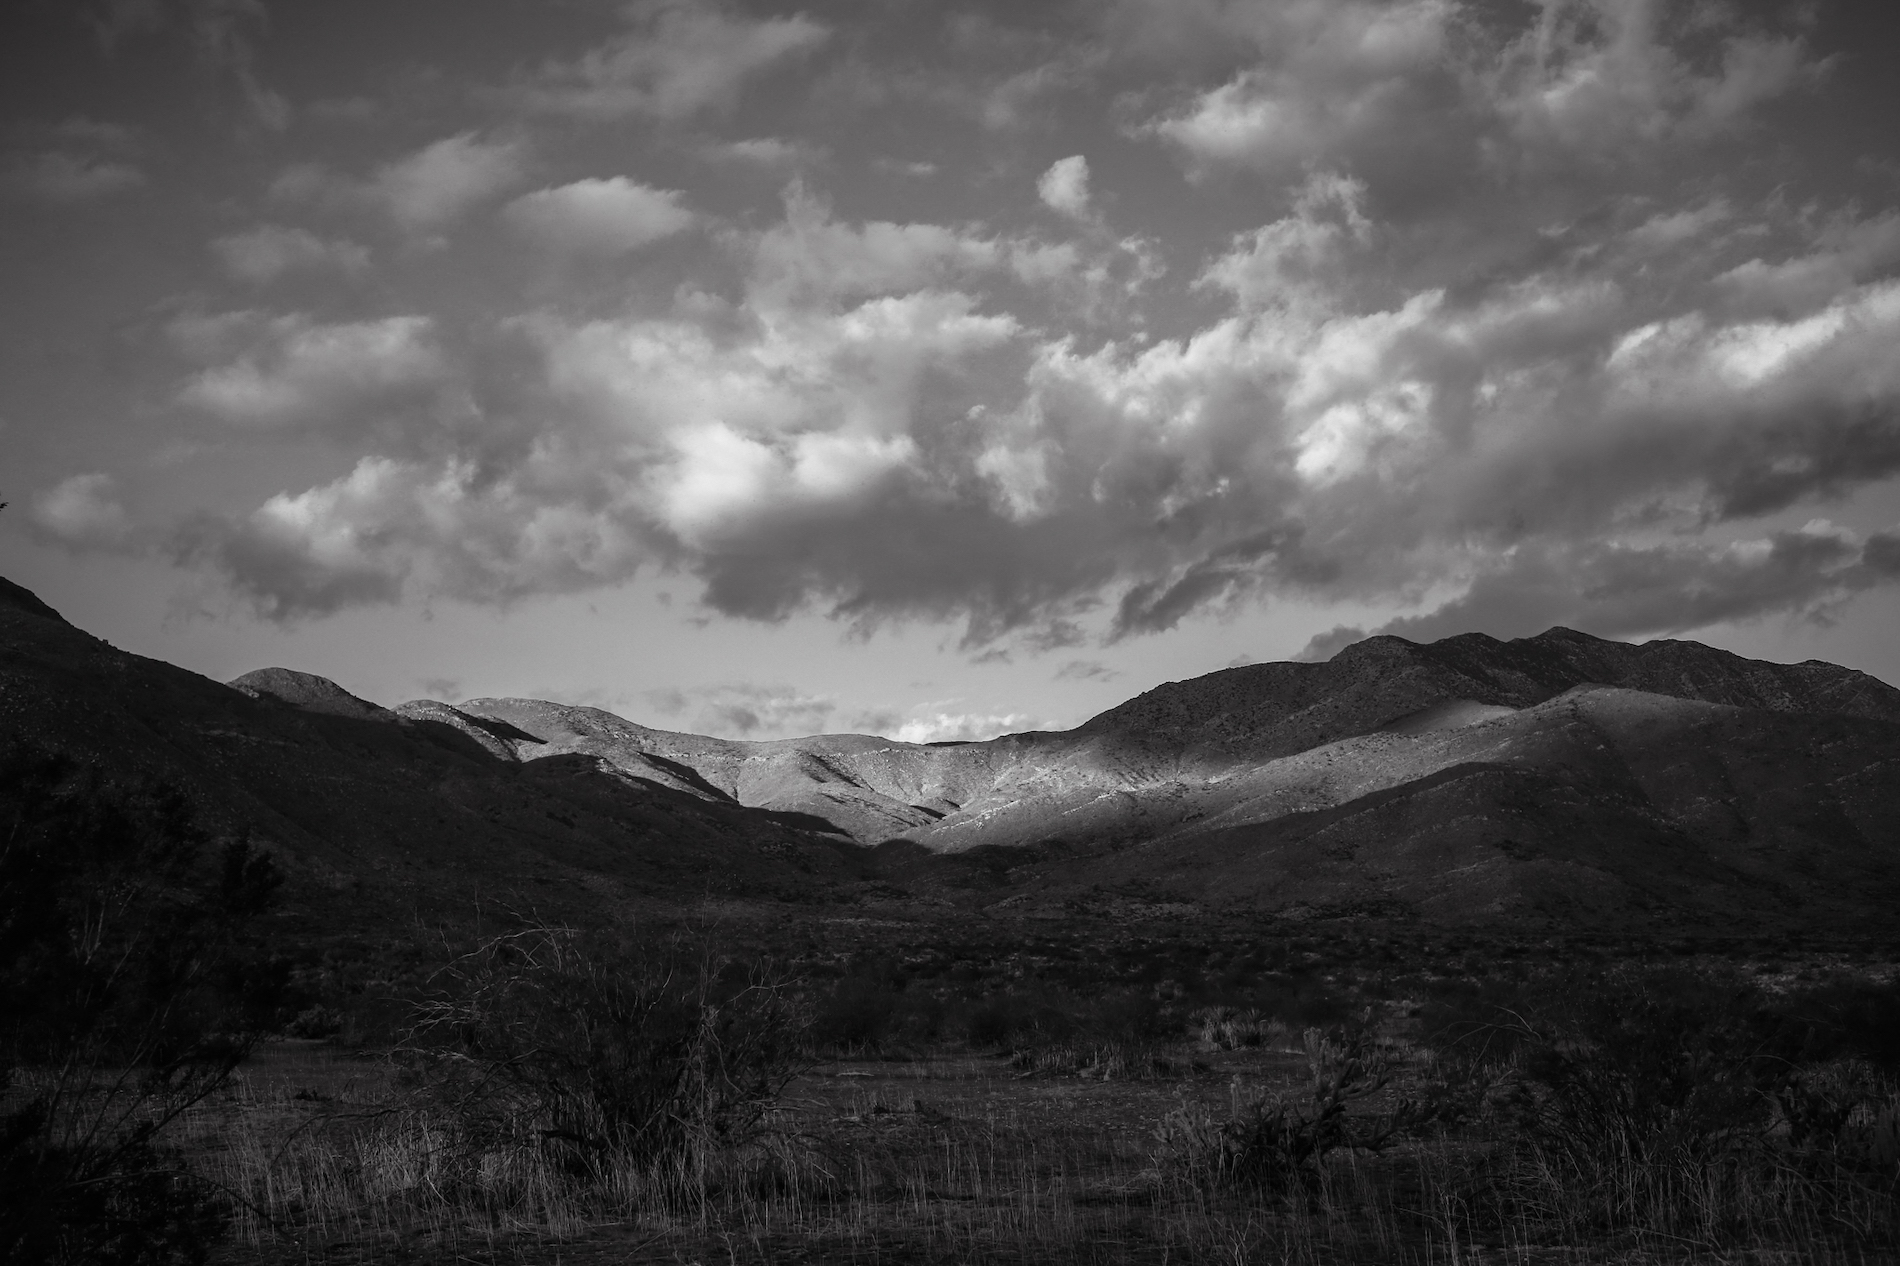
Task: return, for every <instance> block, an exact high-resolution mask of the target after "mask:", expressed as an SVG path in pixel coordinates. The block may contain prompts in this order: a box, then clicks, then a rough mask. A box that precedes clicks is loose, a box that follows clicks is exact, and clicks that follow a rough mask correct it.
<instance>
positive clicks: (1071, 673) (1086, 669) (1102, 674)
mask: <svg viewBox="0 0 1900 1266" xmlns="http://www.w3.org/2000/svg"><path fill="white" fill-rule="evenodd" d="M1119 676H1121V674H1120V673H1118V672H1116V671H1115V670H1114V669H1113V668H1110V667H1109V666H1108V665H1107V664H1104V663H1102V662H1101V661H1100V660H1094V659H1072V660H1070V661H1069V662H1068V663H1066V664H1064V665H1063V666H1062V667H1060V668H1058V669H1056V675H1055V680H1057V681H1108V680H1112V679H1113V678H1116V677H1119Z"/></svg>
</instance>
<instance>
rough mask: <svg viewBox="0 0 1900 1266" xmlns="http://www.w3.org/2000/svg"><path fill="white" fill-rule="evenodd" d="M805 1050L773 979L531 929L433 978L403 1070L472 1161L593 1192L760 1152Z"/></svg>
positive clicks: (759, 969) (782, 985)
mask: <svg viewBox="0 0 1900 1266" xmlns="http://www.w3.org/2000/svg"><path fill="white" fill-rule="evenodd" d="M805 1050H806V1041H805V1033H804V1025H803V1023H802V1021H801V1018H800V1015H799V1013H798V1010H797V1008H796V1007H795V1005H794V1001H793V998H792V994H791V991H790V988H789V985H788V982H786V981H785V980H783V979H781V978H778V977H776V976H774V975H773V974H772V973H771V971H770V969H769V968H768V967H765V966H762V965H757V964H751V965H748V964H742V963H739V962H736V961H733V960H722V959H718V958H714V957H709V956H698V957H695V956H693V955H691V954H689V953H687V952H684V951H683V949H681V948H680V947H662V948H658V949H628V948H624V947H616V946H609V945H604V944H598V943H596V944H590V943H589V942H588V941H587V940H586V939H585V938H584V937H582V936H581V935H580V934H578V933H576V932H574V931H572V930H570V929H566V928H555V927H530V928H527V929H524V930H522V931H519V932H513V933H510V934H508V935H505V936H500V937H496V938H494V939H492V940H489V941H487V942H486V943H484V944H482V945H480V946H478V947H477V948H475V949H474V950H472V951H470V952H468V953H466V954H464V955H462V956H460V957H458V958H457V959H455V960H454V961H453V962H452V963H450V964H449V965H448V966H447V967H445V968H444V969H443V970H442V971H441V972H439V973H438V974H437V977H436V979H435V981H434V982H433V987H432V989H431V992H430V994H429V996H427V997H425V998H424V999H423V1000H422V1001H421V1002H420V1003H419V1004H418V1007H417V1018H416V1023H415V1024H414V1026H413V1027H412V1029H411V1030H410V1033H409V1035H408V1038H407V1040H406V1041H405V1042H404V1044H403V1047H402V1050H401V1052H400V1054H401V1057H402V1058H403V1059H404V1061H405V1063H406V1065H407V1066H408V1068H409V1070H410V1073H411V1079H412V1083H413V1084H414V1085H415V1087H416V1088H417V1089H418V1091H420V1092H421V1094H422V1096H423V1098H424V1099H425V1100H426V1101H427V1102H429V1103H431V1104H432V1105H434V1106H435V1107H436V1109H437V1110H438V1111H440V1112H442V1113H443V1114H444V1115H445V1116H446V1117H447V1118H448V1119H450V1120H452V1121H453V1122H454V1123H455V1126H456V1129H457V1131H458V1133H459V1134H460V1135H461V1136H462V1137H463V1138H464V1139H465V1140H467V1143H468V1145H470V1146H474V1147H478V1148H481V1149H485V1150H493V1149H495V1148H498V1147H499V1148H532V1149H538V1150H540V1151H542V1152H543V1153H544V1154H546V1155H547V1156H549V1157H550V1158H551V1159H552V1160H554V1161H555V1162H556V1163H557V1164H558V1165H559V1166H560V1167H562V1168H564V1169H566V1170H567V1171H569V1172H570V1173H572V1174H574V1175H575V1176H576V1177H578V1178H583V1179H597V1178H599V1177H601V1176H602V1175H603V1174H604V1173H605V1172H606V1171H607V1170H610V1169H613V1168H616V1167H622V1166H626V1165H634V1166H638V1167H642V1168H645V1169H647V1170H650V1171H660V1170H663V1171H666V1172H672V1173H677V1174H681V1175H687V1174H694V1175H702V1176H703V1175H705V1174H706V1173H708V1172H709V1168H708V1167H709V1164H710V1162H711V1161H712V1160H713V1159H714V1158H715V1157H716V1156H722V1155H729V1154H730V1153H732V1152H733V1151H734V1150H735V1149H738V1148H741V1147H743V1146H745V1145H747V1144H750V1143H753V1142H755V1141H756V1140H757V1138H758V1136H759V1135H760V1133H761V1132H762V1129H763V1125H764V1122H765V1120H766V1117H767V1115H768V1114H769V1113H770V1111H771V1110H772V1108H773V1106H774V1105H775V1104H776V1103H777V1101H778V1098H779V1096H780V1094H781V1093H782V1092H783V1090H784V1088H785V1085H786V1083H788V1082H789V1081H790V1080H791V1079H792V1078H793V1077H794V1076H796V1075H797V1074H798V1072H799V1071H800V1070H802V1069H803V1068H804V1067H805V1065H806V1059H805Z"/></svg>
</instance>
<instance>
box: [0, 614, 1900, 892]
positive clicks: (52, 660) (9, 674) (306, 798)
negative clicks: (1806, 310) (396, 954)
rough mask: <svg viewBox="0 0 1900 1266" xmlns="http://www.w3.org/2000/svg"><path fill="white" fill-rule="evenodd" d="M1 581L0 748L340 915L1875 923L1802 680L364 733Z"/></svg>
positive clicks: (1521, 655) (1369, 661) (1857, 819)
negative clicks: (964, 717) (480, 906)
mask: <svg viewBox="0 0 1900 1266" xmlns="http://www.w3.org/2000/svg"><path fill="white" fill-rule="evenodd" d="M0 584H3V585H4V587H0V736H4V737H6V738H8V739H9V740H11V741H14V742H30V743H34V744H37V745H39V746H41V747H49V748H52V749H55V750H58V751H62V752H65V753H67V754H68V755H70V756H72V757H74V758H76V759H80V760H82V761H84V762H87V763H90V764H92V765H94V766H95V767H98V768H103V769H109V770H111V771H112V772H113V773H114V774H115V776H116V777H118V778H120V779H121V780H122V781H125V782H127V783H131V782H135V781H137V780H139V779H146V780H150V779H153V778H161V779H165V780H169V781H172V782H174V783H176V784H178V785H181V786H183V787H185V788H186V789H187V790H188V791H189V793H190V794H191V797H192V799H193V800H194V802H197V803H199V804H200V805H201V806H203V812H204V816H205V817H206V819H207V820H208V821H209V822H211V823H212V824H213V825H215V826H216V827H218V828H219V829H225V830H233V831H236V830H244V831H249V832H250V833H252V834H253V836H254V837H255V838H258V839H260V840H261V841H263V842H265V843H266V844H267V845H269V846H271V847H273V848H275V849H276V850H278V851H280V852H281V853H283V854H284V855H285V856H286V857H287V858H289V859H290V860H291V861H292V863H293V868H297V867H301V872H302V874H303V876H304V878H305V879H306V880H307V881H308V886H312V887H313V889H321V890H323V891H325V892H328V893H330V894H332V896H334V897H335V898H336V899H337V900H350V899H354V897H360V896H364V895H366V894H367V896H368V897H370V898H374V899H381V900H385V901H387V902H398V901H407V902H408V903H409V904H410V905H411V907H414V908H420V906H421V905H422V904H424V903H427V902H431V901H433V902H435V903H436V904H438V905H439V904H441V903H443V902H450V901H455V900H466V899H468V898H467V894H468V892H469V890H470V889H471V886H478V887H480V888H481V889H482V890H484V891H488V892H499V891H507V892H510V893H513V894H515V895H516V896H517V897H522V898H524V899H526V898H533V899H534V900H537V901H545V902H549V903H552V904H553V905H556V906H561V907H563V908H573V909H576V910H581V911H587V910H592V911H594V912H595V913H596V914H601V915H605V914H607V913H609V912H611V911H612V910H616V909H621V910H625V909H632V908H635V907H639V906H641V905H642V903H646V904H649V905H650V904H651V903H652V902H654V901H660V902H662V903H667V902H672V903H677V902H679V901H682V900H688V899H706V898H708V897H711V896H715V895H718V894H725V897H728V898H737V899H743V900H770V901H786V900H789V901H794V902H803V903H812V902H817V903H820V904H824V903H832V904H836V903H840V902H842V903H844V904H846V905H851V904H858V903H862V902H864V901H872V902H873V903H876V902H880V901H881V902H886V903H888V902H890V901H896V902H898V903H899V904H900V905H902V904H903V903H905V902H908V903H910V905H911V907H913V908H936V907H942V906H946V905H947V906H950V907H954V908H964V909H989V908H992V907H995V908H999V909H1000V908H1002V906H1003V903H1010V904H1011V908H1018V907H1020V906H1021V903H1023V902H1029V903H1030V904H1031V905H1032V906H1036V907H1038V908H1047V909H1055V908H1058V907H1063V908H1067V907H1071V906H1074V905H1075V904H1076V903H1078V902H1079V903H1082V904H1083V905H1087V904H1088V903H1090V902H1097V901H1102V900H1111V901H1112V900H1118V899H1121V897H1125V896H1128V894H1143V893H1145V894H1148V895H1149V896H1154V895H1155V894H1160V895H1161V896H1164V897H1167V898H1168V899H1169V900H1178V901H1184V902H1187V903H1189V904H1190V905H1193V906H1196V907H1199V908H1205V909H1209V910H1215V909H1235V910H1245V911H1252V912H1259V913H1274V912H1282V913H1284V912H1286V911H1296V910H1301V909H1384V910H1407V911H1410V912H1412V916H1413V917H1426V918H1432V919H1449V920H1461V919H1462V920H1470V919H1495V918H1504V919H1519V920H1522V919H1529V920H1534V921H1535V920H1543V921H1557V922H1562V921H1565V920H1569V921H1578V920H1582V921H1586V922H1590V921H1597V922H1601V921H1609V922H1615V921H1618V920H1625V921H1627V920H1631V919H1634V920H1638V921H1641V920H1644V919H1650V920H1654V919H1662V918H1666V917H1696V918H1735V917H1741V916H1750V917H1764V918H1782V919H1789V918H1793V919H1803V918H1810V919H1811V918H1816V917H1824V916H1825V917H1829V918H1837V919H1838V918H1845V919H1849V920H1852V919H1855V918H1865V917H1871V912H1872V911H1873V910H1874V909H1875V908H1876V907H1877V906H1878V905H1879V904H1880V903H1882V902H1887V901H1891V900H1893V899H1896V898H1900V690H1895V689H1894V688H1893V687H1891V686H1888V685H1886V683H1884V682H1880V681H1879V680H1878V679H1876V678H1873V677H1870V676H1868V675H1867V674H1863V673H1858V672H1855V671H1854V670H1851V669H1844V668H1841V667H1839V666H1836V665H1830V664H1826V663H1823V662H1820V661H1808V662H1807V663H1804V664H1797V665H1782V664H1770V663H1764V662H1762V661H1755V660H1747V659H1744V658H1742V657H1740V656H1735V655H1732V654H1730V653H1728V652H1724V651H1719V650H1715V649H1714V648H1710V647H1706V646H1702V645H1700V644H1698V643H1694V642H1685V641H1673V640H1662V641H1653V642H1648V643H1643V644H1640V645H1632V644H1628V643H1620V642H1611V641H1607V640H1605V639H1599V638H1593V637H1590V636H1588V635H1586V634H1581V633H1578V632H1576V631H1574V630H1568V629H1561V628H1560V629H1552V630H1550V631H1548V632H1546V633H1543V634H1539V635H1537V636H1536V637H1533V638H1523V639H1517V640H1514V641H1510V642H1503V641H1499V640H1497V639H1493V638H1488V637H1485V636H1483V635H1479V634H1465V635H1459V636H1457V637H1453V638H1447V639H1444V640H1442V641H1440V642H1435V643H1413V642H1409V641H1406V640H1404V639H1400V638H1390V637H1381V638H1372V639H1367V640H1366V641H1364V642H1360V643H1356V644H1354V645H1353V646H1349V647H1347V648H1345V649H1343V650H1342V651H1340V652H1339V653H1338V654H1337V655H1335V656H1334V657H1333V658H1332V659H1331V660H1328V661H1325V662H1323V663H1274V664H1257V665H1247V666H1243V667H1238V668H1231V669H1225V670H1221V671H1219V672H1216V673H1211V674H1208V675H1205V676H1202V677H1198V678H1189V679H1185V680H1183V681H1178V682H1168V683H1164V684H1162V685H1160V686H1157V687H1155V688H1154V689H1153V690H1150V691H1146V692H1144V693H1142V694H1140V695H1137V696H1135V697H1134V698H1131V699H1129V700H1126V701H1124V702H1123V703H1121V704H1118V705H1116V706H1115V707H1113V708H1109V709H1107V710H1105V711H1103V712H1101V713H1099V714H1097V715H1096V716H1094V717H1091V718H1090V719H1089V720H1087V721H1085V722H1083V723H1082V724H1081V725H1079V726H1077V727H1075V728H1074V729H1071V730H1066V731H1031V732H1026V733H1021V734H1011V735H1004V736H1001V737H998V738H996V739H992V740H988V741H986V742H973V743H959V744H954V745H925V744H911V743H902V742H899V741H897V740H893V739H888V738H883V737H879V736H876V735H814V736H807V737H802V738H794V739H778V740H770V741H764V742H748V741H743V740H732V739H720V738H713V737H709V736H705V735H693V734H685V733H681V732H675V731H667V730H659V729H654V728H651V727H647V726H644V725H640V724H638V723H636V722H633V721H630V720H628V719H626V718H624V717H619V716H617V715H615V714H613V713H610V712H606V711H603V710H600V709H595V708H585V707H579V706H574V705H566V704H559V703H553V702H549V701H546V700H531V699H472V700H466V701H463V702H461V703H459V704H449V703H445V702H442V701H437V700H414V701H410V702H408V703H404V704H401V705H398V706H397V707H394V708H385V707H382V706H381V705H378V704H375V703H372V702H369V701H366V700H362V699H359V698H357V697H356V696H354V695H352V694H350V693H349V692H348V691H346V690H344V689H343V688H342V687H340V686H338V685H337V684H336V683H334V682H330V681H328V680H327V679H324V678H321V677H317V676H315V675H313V674H307V673H301V672H298V671H296V670H291V669H260V670H257V671H254V672H251V673H247V674H245V675H244V676H242V677H239V678H237V679H235V680H234V681H233V682H231V683H228V684H219V683H214V682H211V681H209V680H207V679H205V678H202V677H198V676H196V675H195V674H191V673H187V672H185V671H184V670H182V669H178V668H175V667H173V666H171V665H168V664H163V663H162V662H161V661H155V660H146V659H143V658H141V657H138V656H134V655H130V654H128V653H126V652H122V651H117V650H115V649H113V648H111V647H109V646H107V645H106V644H105V643H103V642H100V641H99V640H98V639H96V638H92V637H91V636H90V635H88V634H85V633H83V632H82V631H80V630H78V629H75V628H74V627H73V626H71V625H70V624H68V623H67V622H65V621H64V620H63V619H62V618H60V617H59V616H58V614H57V613H56V612H54V611H53V610H52V609H51V608H50V607H47V606H46V605H45V604H44V603H42V602H40V601H39V600H38V599H37V598H36V597H35V596H34V595H32V594H31V593H29V592H28V591H26V590H24V589H21V588H19V587H18V586H15V585H11V584H10V582H0ZM372 877H373V882H372ZM352 894H354V897H353V896H352ZM1117 894H1120V896H1118V895H1117ZM1671 912H1674V913H1673V914H1672V913H1671Z"/></svg>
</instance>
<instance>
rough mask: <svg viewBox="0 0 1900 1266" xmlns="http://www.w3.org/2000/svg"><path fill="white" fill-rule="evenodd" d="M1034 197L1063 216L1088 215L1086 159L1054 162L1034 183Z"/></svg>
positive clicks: (1080, 216) (1071, 158) (1079, 155)
mask: <svg viewBox="0 0 1900 1266" xmlns="http://www.w3.org/2000/svg"><path fill="white" fill-rule="evenodd" d="M1036 196H1037V197H1039V198H1041V199H1042V200H1043V202H1044V203H1045V204H1047V205H1048V206H1049V207H1051V208H1052V209H1054V210H1057V211H1060V212H1061V213H1062V214H1064V215H1068V216H1074V217H1076V218H1077V219H1080V218H1082V217H1083V216H1086V215H1087V214H1088V213H1089V160H1088V159H1087V158H1085V157H1084V156H1083V155H1081V154H1074V155H1071V156H1070V157H1068V158H1060V159H1057V160H1056V161H1055V162H1054V163H1051V164H1050V166H1049V170H1048V171H1045V172H1043V173H1042V175H1041V177H1040V178H1038V179H1037V181H1036Z"/></svg>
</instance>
